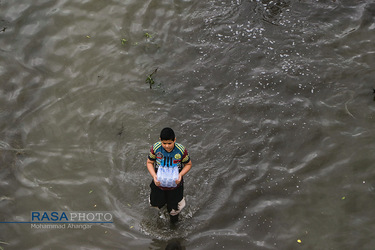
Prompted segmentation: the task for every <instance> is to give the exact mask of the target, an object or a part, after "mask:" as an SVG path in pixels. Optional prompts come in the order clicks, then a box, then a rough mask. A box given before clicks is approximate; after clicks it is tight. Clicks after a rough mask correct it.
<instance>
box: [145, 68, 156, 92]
mask: <svg viewBox="0 0 375 250" xmlns="http://www.w3.org/2000/svg"><path fill="white" fill-rule="evenodd" d="M157 70H158V68H156V69H155V70H154V71H153V72H152V73H151V74H150V75H148V76H147V78H146V83H148V84H150V89H152V85H154V84H155V81H154V79H153V78H152V76H153V75H154V74H155V73H156V71H157Z"/></svg>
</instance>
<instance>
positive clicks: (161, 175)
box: [156, 167, 179, 187]
mask: <svg viewBox="0 0 375 250" xmlns="http://www.w3.org/2000/svg"><path fill="white" fill-rule="evenodd" d="M178 174H179V172H178V167H159V169H158V172H157V174H156V178H157V179H158V181H160V186H162V187H177V184H176V180H178Z"/></svg>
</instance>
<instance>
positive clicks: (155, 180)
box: [154, 175, 160, 186]
mask: <svg viewBox="0 0 375 250" xmlns="http://www.w3.org/2000/svg"><path fill="white" fill-rule="evenodd" d="M154 183H155V185H156V186H160V181H158V178H157V176H156V175H155V177H154Z"/></svg>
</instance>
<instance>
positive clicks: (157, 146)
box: [152, 141, 161, 151]
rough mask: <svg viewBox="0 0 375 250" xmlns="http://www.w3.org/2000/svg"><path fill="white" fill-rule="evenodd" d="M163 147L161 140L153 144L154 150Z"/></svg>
mask: <svg viewBox="0 0 375 250" xmlns="http://www.w3.org/2000/svg"><path fill="white" fill-rule="evenodd" d="M160 147H161V142H160V141H159V142H155V143H154V145H152V149H153V150H154V151H156V150H158V149H159V148H160Z"/></svg>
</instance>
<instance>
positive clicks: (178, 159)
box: [147, 128, 192, 223]
mask: <svg viewBox="0 0 375 250" xmlns="http://www.w3.org/2000/svg"><path fill="white" fill-rule="evenodd" d="M191 166H192V164H191V160H190V156H189V153H188V152H187V150H186V149H185V147H184V146H182V145H181V144H179V143H176V137H175V134H174V131H173V130H172V129H171V128H164V129H163V130H162V131H161V133H160V142H157V143H155V144H154V145H153V146H152V147H151V150H150V154H149V155H148V159H147V169H148V171H149V172H150V174H151V176H152V178H153V181H152V182H151V184H150V188H151V193H150V204H151V206H153V207H158V208H159V209H160V208H162V207H163V206H164V205H165V204H167V210H168V213H169V215H170V219H171V222H172V223H175V222H177V221H178V214H179V213H180V212H181V210H182V209H183V208H184V207H185V198H184V180H183V176H184V175H185V174H186V173H187V172H189V170H190V169H191ZM172 176H174V178H172Z"/></svg>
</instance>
